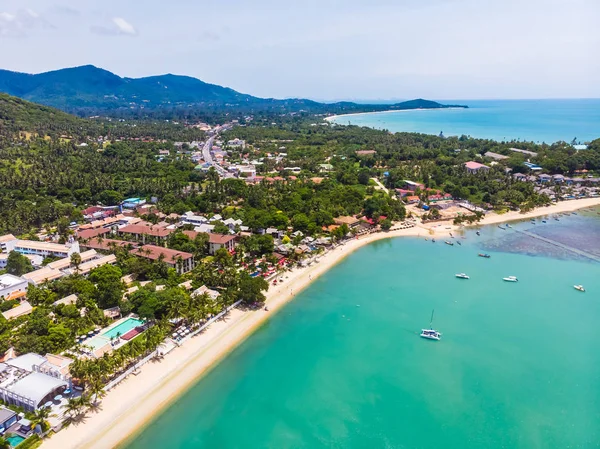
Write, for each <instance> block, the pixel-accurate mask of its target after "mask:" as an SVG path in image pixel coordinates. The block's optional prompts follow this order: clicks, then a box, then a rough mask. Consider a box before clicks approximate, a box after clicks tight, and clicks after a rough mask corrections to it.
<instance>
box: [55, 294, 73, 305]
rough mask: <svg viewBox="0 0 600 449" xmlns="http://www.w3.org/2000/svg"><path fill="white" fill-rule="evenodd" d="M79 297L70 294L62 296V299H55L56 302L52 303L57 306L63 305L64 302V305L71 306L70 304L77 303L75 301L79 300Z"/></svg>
mask: <svg viewBox="0 0 600 449" xmlns="http://www.w3.org/2000/svg"><path fill="white" fill-rule="evenodd" d="M77 299H78V297H77V295H69V296H65V297H64V298H62V299H59V300H57V301H54V302H53V303H52V307H56V306H59V305H61V304H62V305H65V306H70V305H72V304H75V303H76V302H77Z"/></svg>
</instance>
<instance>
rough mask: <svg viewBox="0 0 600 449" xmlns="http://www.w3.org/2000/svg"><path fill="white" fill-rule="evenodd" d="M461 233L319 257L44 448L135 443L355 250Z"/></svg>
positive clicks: (447, 228)
mask: <svg viewBox="0 0 600 449" xmlns="http://www.w3.org/2000/svg"><path fill="white" fill-rule="evenodd" d="M597 206H600V198H586V199H581V200H571V201H564V202H561V203H558V204H556V205H552V206H548V207H543V208H538V209H535V210H533V211H531V212H528V213H526V214H521V213H519V212H508V213H506V214H500V215H499V214H494V213H490V214H488V215H487V216H486V217H485V218H484V219H483V220H482V221H481V222H479V223H475V224H473V225H469V226H467V227H475V226H484V225H492V224H498V223H504V222H509V221H516V220H524V219H528V218H533V217H540V216H544V215H549V214H557V213H565V212H571V211H574V210H578V209H584V208H587V207H597ZM460 229H461V227H459V226H455V225H452V224H451V223H450V222H436V223H428V224H421V225H418V226H416V227H413V228H408V229H397V230H394V229H392V230H391V231H389V232H379V233H375V234H370V235H367V236H365V237H363V238H359V239H352V240H349V241H346V242H345V243H344V244H342V245H339V246H338V247H336V248H334V249H332V250H330V251H329V252H327V253H326V254H324V255H321V256H319V259H320V261H319V262H318V263H316V264H313V265H312V266H309V267H305V268H295V269H293V270H291V271H289V272H286V273H285V274H284V275H283V278H284V283H283V284H280V285H278V286H276V287H275V286H272V287H271V288H270V289H269V291H268V292H267V294H266V296H267V302H266V305H267V306H268V308H269V312H265V311H263V310H260V311H251V312H246V311H242V310H239V309H234V310H232V311H231V312H230V313H229V315H227V317H226V319H225V320H221V321H218V322H216V323H214V324H213V325H211V326H210V327H209V328H208V329H207V330H206V331H205V332H204V333H202V334H200V335H199V336H197V337H194V338H192V339H191V340H189V341H187V342H186V343H185V344H184V345H182V346H180V347H177V348H175V349H174V350H173V351H172V352H171V353H169V354H167V355H166V356H165V357H164V359H163V360H162V361H160V362H151V363H148V364H146V365H144V366H143V367H142V368H141V369H140V372H139V374H138V375H137V376H134V375H131V376H129V377H128V378H127V379H125V380H124V381H123V382H121V384H119V385H118V386H116V387H115V388H114V389H113V390H111V391H110V392H109V393H108V394H107V396H106V397H105V398H104V400H103V401H102V405H101V409H100V410H99V411H98V412H96V413H90V415H89V416H88V417H87V418H86V419H85V421H84V422H82V423H79V424H71V425H70V426H69V427H68V428H65V429H63V430H62V431H60V432H59V433H57V434H55V435H53V436H52V437H51V438H49V439H47V440H46V441H45V442H44V444H43V445H42V447H43V448H47V449H54V448H56V449H59V448H60V449H68V448H89V449H100V448H103V449H104V448H108V447H117V446H119V445H123V444H124V443H126V442H127V441H128V440H131V439H132V438H135V436H136V435H137V434H138V433H139V432H140V431H142V430H143V429H144V428H145V426H147V425H148V424H149V423H150V422H151V421H152V420H153V419H154V418H155V417H156V416H157V415H159V414H160V413H161V412H163V411H164V409H165V408H166V407H168V406H169V405H170V404H172V403H173V402H174V401H175V400H176V399H177V398H179V397H180V396H181V395H183V394H184V393H185V392H186V391H187V390H188V389H189V388H190V387H191V386H193V385H194V384H195V383H196V382H197V381H198V380H199V379H200V378H201V377H203V376H204V375H205V374H206V373H207V372H209V371H210V370H211V369H212V368H214V367H215V366H217V365H218V362H219V361H220V360H222V359H223V358H224V357H225V356H226V355H227V354H229V353H230V352H231V351H232V350H234V349H235V348H236V347H237V346H239V345H240V344H241V343H242V342H243V341H244V340H245V339H246V338H248V337H249V336H250V335H251V334H252V333H253V332H254V331H255V330H257V329H258V328H259V327H260V326H261V325H262V324H263V323H264V322H265V321H266V320H268V319H269V318H270V317H271V316H272V315H273V313H275V312H276V311H278V310H279V309H281V308H282V307H283V306H285V305H286V304H287V303H288V302H289V301H291V300H292V299H293V298H294V297H295V296H296V295H297V294H298V293H300V292H301V291H303V290H304V289H305V288H306V287H308V286H309V285H310V284H311V283H312V282H313V281H314V280H316V279H317V278H319V277H320V276H321V275H323V274H324V273H326V272H328V271H329V270H330V269H331V268H332V267H334V266H335V265H337V264H338V263H340V262H341V261H343V260H344V259H345V258H346V257H347V256H348V255H350V254H352V253H353V252H354V251H356V250H357V249H359V248H361V247H363V246H365V245H368V244H370V243H373V242H375V241H378V240H383V239H389V238H396V237H432V236H433V237H444V236H447V235H449V233H450V232H456V231H458V230H460Z"/></svg>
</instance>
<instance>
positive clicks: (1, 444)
mask: <svg viewBox="0 0 600 449" xmlns="http://www.w3.org/2000/svg"><path fill="white" fill-rule="evenodd" d="M11 447H12V446H11V444H10V442H9V441H8V440H7V439H6V438H4V437H1V436H0V449H10V448H11Z"/></svg>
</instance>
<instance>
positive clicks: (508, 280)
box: [502, 276, 519, 282]
mask: <svg viewBox="0 0 600 449" xmlns="http://www.w3.org/2000/svg"><path fill="white" fill-rule="evenodd" d="M502 280H503V281H506V282H519V280H518V279H517V277H516V276H507V277H505V278H502Z"/></svg>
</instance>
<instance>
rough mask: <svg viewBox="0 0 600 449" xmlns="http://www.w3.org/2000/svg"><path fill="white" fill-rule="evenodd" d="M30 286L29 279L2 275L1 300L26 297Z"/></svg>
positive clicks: (0, 280)
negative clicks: (25, 294)
mask: <svg viewBox="0 0 600 449" xmlns="http://www.w3.org/2000/svg"><path fill="white" fill-rule="evenodd" d="M28 285H29V281H28V280H27V279H24V278H20V277H18V276H13V275H12V274H2V275H0V299H4V300H8V299H15V298H16V297H21V296H24V293H26V292H27V286H28ZM22 294H23V295H22Z"/></svg>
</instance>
